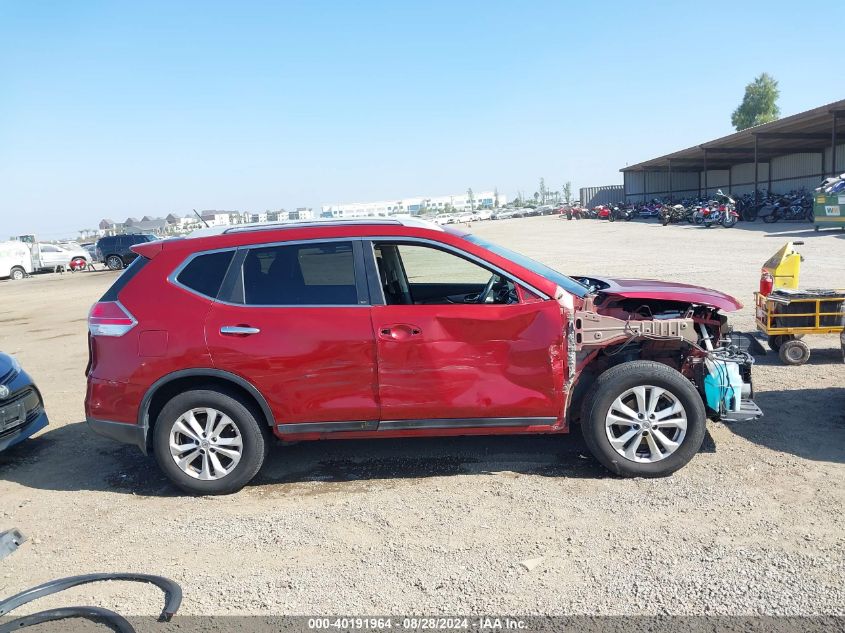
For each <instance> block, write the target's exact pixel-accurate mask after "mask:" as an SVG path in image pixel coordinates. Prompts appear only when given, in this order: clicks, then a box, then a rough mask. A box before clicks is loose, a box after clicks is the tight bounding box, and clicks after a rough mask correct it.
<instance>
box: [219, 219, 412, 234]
mask: <svg viewBox="0 0 845 633" xmlns="http://www.w3.org/2000/svg"><path fill="white" fill-rule="evenodd" d="M326 224H331V225H334V226H347V225H348V226H356V225H359V224H365V225H366V224H386V225H396V224H402V223H401V222H400V221H399V220H392V219H387V218H385V219H380V218H361V219H357V220H356V219H351V220H336V219H334V218H326V219H325V220H304V221H302V222H299V221H296V220H292V221H291V220H288V221H287V222H284V221H283V222H263V223H261V224H239V225H235V226H230V227H228V228H226V229H225V230H224V231H223V234H224V235H225V234H228V233H241V232H244V231H273V230H276V229H301V228H307V227H309V226H323V225H326Z"/></svg>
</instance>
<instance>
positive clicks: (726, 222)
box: [722, 216, 736, 229]
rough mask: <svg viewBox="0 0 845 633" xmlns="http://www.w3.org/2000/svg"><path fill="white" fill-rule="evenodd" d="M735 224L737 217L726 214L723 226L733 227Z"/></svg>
mask: <svg viewBox="0 0 845 633" xmlns="http://www.w3.org/2000/svg"><path fill="white" fill-rule="evenodd" d="M735 224H736V218H735V217H733V216H730V217H728V216H725V218H724V219H723V220H722V226H724V227H725V228H726V229H729V228H731V227H733V226H734V225H735Z"/></svg>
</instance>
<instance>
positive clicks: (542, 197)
mask: <svg viewBox="0 0 845 633" xmlns="http://www.w3.org/2000/svg"><path fill="white" fill-rule="evenodd" d="M538 193H539V194H540V200H542V202H543V204H546V198H548V197H549V190H548V189H546V179H545V178H540V191H539V192H538Z"/></svg>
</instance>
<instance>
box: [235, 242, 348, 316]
mask: <svg viewBox="0 0 845 633" xmlns="http://www.w3.org/2000/svg"><path fill="white" fill-rule="evenodd" d="M243 281H244V300H245V303H246V304H247V305H273V306H289V305H356V304H357V303H358V293H357V290H356V288H355V260H354V257H353V254H352V244H351V243H349V242H322V243H308V244H290V245H286V246H269V247H265V248H253V249H250V251H249V252H248V253H247V256H246V259H245V260H244V265H243Z"/></svg>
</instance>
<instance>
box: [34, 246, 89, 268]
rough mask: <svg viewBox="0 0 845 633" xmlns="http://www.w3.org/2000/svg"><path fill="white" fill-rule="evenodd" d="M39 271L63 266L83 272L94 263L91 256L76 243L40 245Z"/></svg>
mask: <svg viewBox="0 0 845 633" xmlns="http://www.w3.org/2000/svg"><path fill="white" fill-rule="evenodd" d="M38 253H39V260H40V263H39V269H40V270H51V269H55V268H57V267H59V266H62V267H64V268H67V269H71V270H82V269H84V268H85V267H86V266H87V265H88V264H90V263H91V262H92V259H91V255H90V254H89V253H88V251H86V250H85V249H84V248H82V247H81V246H80V245H79V244H77V243H76V242H66V243H63V244H49V243H44V242H40V243H39V244H38Z"/></svg>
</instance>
